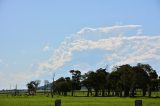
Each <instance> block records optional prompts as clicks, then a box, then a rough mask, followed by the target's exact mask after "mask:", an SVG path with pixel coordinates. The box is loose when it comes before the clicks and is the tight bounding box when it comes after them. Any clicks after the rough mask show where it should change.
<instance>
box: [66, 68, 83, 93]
mask: <svg viewBox="0 0 160 106" xmlns="http://www.w3.org/2000/svg"><path fill="white" fill-rule="evenodd" d="M69 72H70V73H71V74H72V88H71V89H72V96H73V94H74V90H80V89H81V85H80V79H81V72H80V71H79V70H70V71H69Z"/></svg>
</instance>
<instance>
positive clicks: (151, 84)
mask: <svg viewBox="0 0 160 106" xmlns="http://www.w3.org/2000/svg"><path fill="white" fill-rule="evenodd" d="M137 67H139V68H141V69H143V70H144V71H145V72H146V73H147V75H148V77H149V81H148V96H149V97H150V96H151V91H152V90H154V88H155V87H156V84H155V82H156V80H157V78H158V74H157V73H156V71H155V70H154V69H153V68H152V67H151V66H150V65H149V64H141V63H138V64H137Z"/></svg>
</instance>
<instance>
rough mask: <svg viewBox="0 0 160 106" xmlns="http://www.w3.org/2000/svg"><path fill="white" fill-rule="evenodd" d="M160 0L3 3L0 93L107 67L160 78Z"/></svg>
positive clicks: (24, 0) (26, 0)
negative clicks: (149, 71) (147, 70)
mask: <svg viewBox="0 0 160 106" xmlns="http://www.w3.org/2000/svg"><path fill="white" fill-rule="evenodd" d="M159 19H160V1H159V0H46V1H44V0H0V89H10V88H11V89H14V88H15V85H16V84H17V86H18V88H20V89H21V88H24V89H26V84H27V82H30V81H31V80H37V79H40V80H41V85H43V81H44V80H49V81H51V80H52V75H53V73H55V79H57V78H59V77H67V76H71V75H70V73H69V70H72V69H77V70H80V71H81V72H82V73H85V72H87V71H90V70H93V71H95V70H96V69H98V68H105V67H106V66H108V71H111V69H112V67H113V66H115V65H123V64H131V65H136V64H137V63H139V62H140V63H147V64H150V65H151V66H152V67H153V69H155V70H156V71H157V73H158V74H159V75H160V29H159V28H160V20H159Z"/></svg>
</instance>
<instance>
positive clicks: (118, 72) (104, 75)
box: [27, 63, 160, 97]
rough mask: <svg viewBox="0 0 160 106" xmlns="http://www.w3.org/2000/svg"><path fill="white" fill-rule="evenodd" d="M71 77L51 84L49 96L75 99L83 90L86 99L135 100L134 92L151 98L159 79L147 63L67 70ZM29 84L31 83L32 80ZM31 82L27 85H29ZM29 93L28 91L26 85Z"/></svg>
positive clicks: (159, 85) (158, 87)
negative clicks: (77, 93) (102, 97)
mask: <svg viewBox="0 0 160 106" xmlns="http://www.w3.org/2000/svg"><path fill="white" fill-rule="evenodd" d="M70 73H71V74H72V78H70V77H66V78H64V77H61V78H59V79H57V80H56V81H53V82H52V83H50V93H51V96H52V97H53V96H54V95H57V94H58V95H64V96H67V93H68V92H71V95H72V96H74V94H75V93H76V91H77V90H80V89H81V87H85V88H86V90H87V95H86V96H96V97H97V96H120V97H122V96H124V97H128V96H130V97H134V96H135V94H136V90H137V89H139V90H141V91H142V96H146V95H147V93H148V96H149V97H151V94H152V92H153V91H158V90H159V89H160V77H158V74H157V72H156V70H154V69H153V68H152V67H151V66H150V65H149V64H141V63H138V64H137V65H136V66H131V65H129V64H126V65H121V66H115V67H113V69H112V71H111V72H108V70H107V69H103V68H99V69H97V70H96V71H88V72H87V73H85V74H81V72H80V71H79V70H70ZM31 82H32V81H31ZM31 82H30V83H31ZM27 87H28V92H29V93H30V91H34V92H36V85H35V87H34V88H35V89H33V90H31V89H30V86H28V84H27Z"/></svg>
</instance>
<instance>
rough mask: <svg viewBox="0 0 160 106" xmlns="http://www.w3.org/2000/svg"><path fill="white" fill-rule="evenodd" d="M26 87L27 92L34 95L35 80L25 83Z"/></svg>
mask: <svg viewBox="0 0 160 106" xmlns="http://www.w3.org/2000/svg"><path fill="white" fill-rule="evenodd" d="M27 88H28V94H29V95H35V94H36V86H35V81H31V82H29V83H28V84H27Z"/></svg>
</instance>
